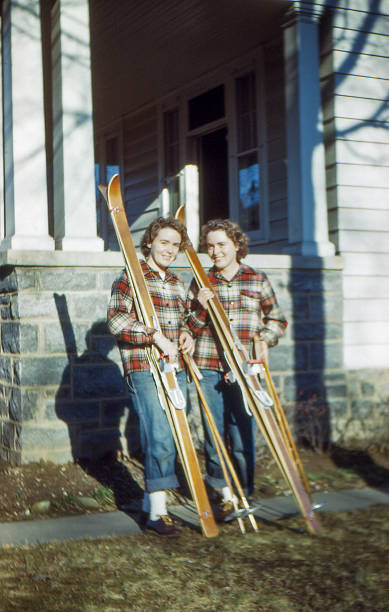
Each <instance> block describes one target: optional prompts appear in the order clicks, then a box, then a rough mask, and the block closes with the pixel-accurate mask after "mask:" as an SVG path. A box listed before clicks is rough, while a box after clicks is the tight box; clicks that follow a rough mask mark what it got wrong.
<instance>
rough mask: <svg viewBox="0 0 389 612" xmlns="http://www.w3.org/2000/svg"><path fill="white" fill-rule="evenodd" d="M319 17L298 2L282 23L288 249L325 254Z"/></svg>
mask: <svg viewBox="0 0 389 612" xmlns="http://www.w3.org/2000/svg"><path fill="white" fill-rule="evenodd" d="M318 18H319V15H318V14H317V9H316V8H315V6H313V4H312V2H300V1H295V2H294V3H293V6H292V7H291V8H290V10H289V12H288V13H287V20H286V23H285V24H284V55H285V57H284V61H285V89H286V124H287V154H288V221H289V245H288V247H286V248H285V249H284V251H285V252H288V253H296V254H300V255H307V256H311V255H317V256H323V257H324V256H326V255H333V254H334V253H335V247H334V245H333V244H332V243H331V242H329V240H328V218H327V198H326V181H325V158H324V145H323V126H322V113H321V99H320V71H319V40H318V24H317V21H318Z"/></svg>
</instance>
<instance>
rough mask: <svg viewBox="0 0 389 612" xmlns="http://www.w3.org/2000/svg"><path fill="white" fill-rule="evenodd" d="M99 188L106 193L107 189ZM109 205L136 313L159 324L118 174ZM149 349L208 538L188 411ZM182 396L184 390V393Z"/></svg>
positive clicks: (211, 532) (210, 531)
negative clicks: (128, 219) (129, 222)
mask: <svg viewBox="0 0 389 612" xmlns="http://www.w3.org/2000/svg"><path fill="white" fill-rule="evenodd" d="M100 191H101V192H102V194H103V195H104V188H101V189H100ZM107 197H108V199H107V205H108V210H109V212H110V214H111V218H112V222H113V225H114V229H115V233H116V236H117V239H118V242H119V246H120V249H121V251H122V254H123V257H124V260H125V266H126V272H127V275H128V278H129V282H130V285H131V288H132V290H133V295H134V303H135V307H136V311H137V316H138V317H139V318H140V320H142V321H143V322H144V323H145V324H146V325H147V326H149V327H156V326H159V323H158V319H157V316H156V312H155V308H154V304H153V301H152V299H151V297H150V294H149V291H148V288H147V285H146V281H145V278H144V276H143V271H142V267H141V265H140V262H139V260H138V257H137V253H136V249H135V245H134V242H133V239H132V236H131V232H130V229H129V227H128V222H127V216H126V212H125V208H124V205H123V199H122V195H121V189H120V179H119V175H117V174H116V175H115V176H113V177H112V179H111V181H110V183H109V185H108V191H107ZM147 352H148V359H149V363H150V369H151V372H152V374H153V377H154V380H155V382H156V386H157V390H158V396H159V399H160V401H161V410H162V408H163V409H164V410H165V412H166V416H167V418H168V421H169V425H170V428H171V430H172V434H173V437H174V440H175V443H176V446H177V451H178V455H179V457H180V459H181V462H182V464H183V468H184V471H185V475H186V478H187V481H188V485H189V489H190V491H191V494H192V497H193V501H194V502H195V504H196V508H197V511H198V516H199V520H200V525H201V529H202V532H203V534H204V535H205V536H207V537H214V536H217V535H218V533H219V529H218V527H217V525H216V523H215V520H214V516H213V512H212V508H211V505H210V502H209V499H208V495H207V491H206V488H205V485H204V481H203V479H202V475H201V470H200V465H199V461H198V458H197V454H196V451H195V448H194V445H193V441H192V437H191V434H190V430H189V426H188V422H187V419H186V414H185V410H184V409H183V405H182V403H181V401H180V393H181V391H180V390H179V388H178V385H177V381H176V377H175V374H174V372H173V371H167V372H165V371H164V370H163V369H162V368H161V365H160V362H159V352H158V350H157V348H156V347H154V346H153V347H152V348H151V349H150V350H148V351H147ZM181 395H182V393H181Z"/></svg>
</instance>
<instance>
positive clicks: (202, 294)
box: [197, 287, 215, 308]
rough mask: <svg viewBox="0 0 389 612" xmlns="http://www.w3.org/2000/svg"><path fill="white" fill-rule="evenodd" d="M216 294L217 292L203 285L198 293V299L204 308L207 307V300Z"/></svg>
mask: <svg viewBox="0 0 389 612" xmlns="http://www.w3.org/2000/svg"><path fill="white" fill-rule="evenodd" d="M214 296H215V293H214V292H213V291H212V290H211V289H208V288H207V287H201V289H199V292H198V294H197V299H198V301H199V302H200V304H201V306H202V307H203V308H206V307H207V302H208V300H210V299H211V298H213V297H214Z"/></svg>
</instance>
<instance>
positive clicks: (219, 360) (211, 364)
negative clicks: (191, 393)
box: [186, 264, 288, 372]
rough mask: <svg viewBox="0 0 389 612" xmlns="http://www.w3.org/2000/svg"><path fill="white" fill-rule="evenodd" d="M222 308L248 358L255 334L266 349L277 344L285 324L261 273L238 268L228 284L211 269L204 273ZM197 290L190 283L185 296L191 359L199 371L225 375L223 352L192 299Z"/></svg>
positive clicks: (207, 316) (196, 303) (209, 324)
mask: <svg viewBox="0 0 389 612" xmlns="http://www.w3.org/2000/svg"><path fill="white" fill-rule="evenodd" d="M208 277H209V279H210V281H211V283H212V285H213V286H214V287H215V289H216V291H217V293H218V295H219V299H220V301H221V303H222V305H223V307H224V310H225V312H226V314H227V317H228V319H229V321H230V325H231V327H232V328H233V329H234V331H235V332H236V333H237V335H238V337H239V339H240V341H241V342H242V344H243V345H244V346H245V348H246V349H247V351H248V352H249V354H250V353H251V349H252V339H253V337H254V335H255V334H258V335H259V337H260V338H261V339H262V340H265V341H266V342H267V344H268V345H269V346H273V345H275V344H277V342H278V338H279V337H280V336H282V334H283V333H284V331H285V328H286V326H287V324H288V322H287V320H286V319H285V317H284V315H283V314H282V312H281V310H280V307H279V306H278V303H277V299H276V296H275V293H274V291H273V288H272V286H271V284H270V281H269V279H268V277H267V276H266V274H265V272H257V271H256V270H254V269H253V268H251V267H249V266H247V265H246V264H241V265H240V268H239V270H238V272H237V273H236V275H235V276H234V278H233V279H231V280H230V281H228V280H226V279H225V278H224V277H223V276H222V275H221V274H220V273H219V272H217V270H216V268H215V267H212V268H211V269H210V270H209V272H208ZM197 292H198V287H197V283H196V281H195V280H194V279H193V280H192V283H191V286H190V288H189V292H188V296H187V315H186V322H187V324H188V325H189V327H190V329H191V331H192V332H193V335H194V336H195V337H196V348H195V353H194V359H195V361H196V363H197V365H198V366H199V367H200V368H204V369H207V370H218V371H221V372H223V371H225V372H226V371H228V370H229V367H228V365H227V364H226V362H225V359H224V357H223V350H222V348H221V346H220V344H219V343H217V342H216V336H215V334H214V332H213V329H212V324H211V321H210V318H209V315H208V313H207V311H206V310H205V309H204V308H203V307H202V306H201V304H200V302H199V301H198V300H197V299H196V295H197Z"/></svg>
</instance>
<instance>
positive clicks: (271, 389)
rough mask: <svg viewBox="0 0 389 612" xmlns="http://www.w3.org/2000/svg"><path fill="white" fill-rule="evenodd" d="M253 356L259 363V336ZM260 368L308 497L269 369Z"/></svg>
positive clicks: (300, 465)
mask: <svg viewBox="0 0 389 612" xmlns="http://www.w3.org/2000/svg"><path fill="white" fill-rule="evenodd" d="M254 355H255V358H256V359H257V360H258V362H259V361H260V350H259V336H255V337H254ZM260 367H261V374H263V377H264V379H265V382H266V387H267V389H268V391H269V393H270V396H271V398H272V400H273V410H274V414H275V417H276V419H277V423H278V426H279V428H280V431H281V433H282V436H283V438H284V443H285V446H286V448H287V449H288V450H289V454H290V455H291V457H292V459H293V460H294V462H295V464H296V466H297V468H298V471H299V472H300V476H301V480H302V481H303V484H304V487H305V490H306V492H307V493H308V495H310V493H311V489H310V486H309V482H308V479H307V477H306V475H305V472H304V468H303V464H302V463H301V459H300V455H299V453H298V450H297V447H296V445H295V443H294V440H293V436H292V432H291V431H290V427H289V423H288V421H287V419H286V416H285V412H284V410H283V408H282V406H281V402H280V400H279V397H278V394H277V391H276V387H275V385H274V382H273V379H272V377H271V374H270V371H269V368H268V366H267V364H266V363H265V362H261V364H260Z"/></svg>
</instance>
